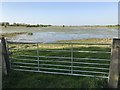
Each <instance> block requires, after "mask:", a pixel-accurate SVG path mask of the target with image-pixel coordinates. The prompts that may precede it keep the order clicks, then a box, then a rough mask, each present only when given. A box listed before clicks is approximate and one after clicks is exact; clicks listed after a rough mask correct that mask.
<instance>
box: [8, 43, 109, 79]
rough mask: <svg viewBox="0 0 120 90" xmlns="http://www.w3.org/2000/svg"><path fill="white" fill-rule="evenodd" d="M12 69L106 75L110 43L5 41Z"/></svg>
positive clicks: (103, 76)
mask: <svg viewBox="0 0 120 90" xmlns="http://www.w3.org/2000/svg"><path fill="white" fill-rule="evenodd" d="M7 47H8V49H9V53H10V63H11V65H10V67H11V69H13V70H19V71H30V72H41V73H51V74H64V75H74V76H87V77H100V78H108V74H109V65H110V61H111V43H106V44H105V43H84V42H83V43H60V42H59V43H40V42H39V43H36V42H11V41H7Z"/></svg>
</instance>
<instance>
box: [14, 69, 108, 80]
mask: <svg viewBox="0 0 120 90" xmlns="http://www.w3.org/2000/svg"><path fill="white" fill-rule="evenodd" d="M12 69H13V70H17V71H29V72H41V73H49V74H62V75H73V76H86V77H94V78H107V79H108V76H95V75H87V74H86V75H85V74H71V73H59V72H46V71H37V70H36V71H35V70H25V69H14V68H12Z"/></svg>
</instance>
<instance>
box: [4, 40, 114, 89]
mask: <svg viewBox="0 0 120 90" xmlns="http://www.w3.org/2000/svg"><path fill="white" fill-rule="evenodd" d="M58 42H64V43H65V42H72V43H75V42H76V43H78V42H86V43H90V42H92V43H111V42H112V40H111V39H85V40H62V41H58ZM36 46H37V44H10V45H9V48H12V49H11V52H12V55H11V56H10V58H11V57H12V58H22V59H24V60H17V59H14V60H12V61H11V63H14V62H24V63H34V64H37V63H38V62H36V61H34V60H37V59H38V58H36V57H25V56H24V57H23V56H21V55H30V56H36V55H40V56H46V57H47V56H57V57H70V56H71V47H73V50H79V51H80V50H82V51H86V50H87V51H101V52H102V51H103V52H110V51H111V45H79V44H74V45H73V46H72V45H71V44H39V45H38V48H36ZM38 50H39V53H38ZM45 50H48V51H45ZM49 50H68V51H70V52H56V51H49ZM73 56H74V58H96V59H97V58H99V59H110V58H111V57H110V56H111V55H110V54H109V53H90V52H89V53H86V52H73ZM39 60H44V61H41V62H40V66H39V67H43V68H57V69H71V68H70V67H60V66H57V67H56V66H42V64H54V65H58V64H59V65H71V63H70V64H69V63H60V62H46V61H48V60H49V61H70V60H68V59H56V58H52V59H51V58H44V57H40V58H39ZM45 60H46V61H45ZM73 61H74V62H84V63H100V64H109V63H110V61H94V60H75V59H73ZM12 65H13V67H12V68H18V67H16V66H14V65H18V64H12ZM74 65H75V66H81V67H86V65H84V64H74ZM28 67H33V68H29V70H37V69H38V68H37V69H36V68H34V67H38V65H36V66H33V65H28ZM87 67H98V68H108V69H109V66H104V65H103V66H101V65H87ZM19 68H20V67H19ZM21 69H26V68H25V67H21ZM73 69H76V70H91V71H97V72H105V73H109V71H108V70H98V69H93V68H73ZM40 70H41V71H42V69H40ZM43 71H44V70H43ZM48 71H50V72H52V71H54V70H48ZM54 72H57V71H54ZM64 73H69V71H68V72H64ZM74 73H76V74H92V73H81V72H79V73H77V72H74ZM93 75H96V76H99V75H101V76H108V74H106V75H105V74H96V73H95V74H93ZM107 87H108V85H107V78H93V77H82V76H79V77H77V76H68V75H54V74H43V73H35V72H21V71H14V70H12V71H11V73H10V76H8V77H4V78H3V88H83V89H85V90H86V89H88V90H91V89H93V88H96V89H100V88H107Z"/></svg>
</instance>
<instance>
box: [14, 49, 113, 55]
mask: <svg viewBox="0 0 120 90" xmlns="http://www.w3.org/2000/svg"><path fill="white" fill-rule="evenodd" d="M12 50H17V51H20V50H23V51H36V50H33V49H32V50H27V49H12ZM39 51H42V52H45V51H51V52H71V50H39ZM73 52H85V53H108V54H110V53H111V52H105V51H85V50H84V51H81V50H73Z"/></svg>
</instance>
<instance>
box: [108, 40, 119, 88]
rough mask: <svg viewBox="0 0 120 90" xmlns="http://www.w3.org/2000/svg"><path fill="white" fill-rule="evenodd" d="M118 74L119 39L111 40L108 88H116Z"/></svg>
mask: <svg viewBox="0 0 120 90" xmlns="http://www.w3.org/2000/svg"><path fill="white" fill-rule="evenodd" d="M119 73H120V39H117V38H116V39H113V43H112V55H111V62H110V68H109V79H108V85H109V87H110V88H118V80H119Z"/></svg>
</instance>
